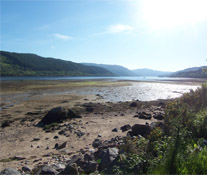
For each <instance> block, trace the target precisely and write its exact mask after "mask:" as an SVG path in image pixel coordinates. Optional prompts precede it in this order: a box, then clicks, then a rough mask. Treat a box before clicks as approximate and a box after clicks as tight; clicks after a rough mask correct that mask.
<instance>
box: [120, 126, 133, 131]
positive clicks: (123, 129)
mask: <svg viewBox="0 0 207 175" xmlns="http://www.w3.org/2000/svg"><path fill="white" fill-rule="evenodd" d="M120 129H121V130H122V132H124V131H128V130H130V129H131V126H130V125H124V126H122V127H121V128H120Z"/></svg>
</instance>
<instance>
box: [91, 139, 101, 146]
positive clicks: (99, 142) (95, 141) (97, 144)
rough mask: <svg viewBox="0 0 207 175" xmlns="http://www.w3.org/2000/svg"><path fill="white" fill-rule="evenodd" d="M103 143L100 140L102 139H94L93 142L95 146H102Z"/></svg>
mask: <svg viewBox="0 0 207 175" xmlns="http://www.w3.org/2000/svg"><path fill="white" fill-rule="evenodd" d="M101 145H102V141H101V140H100V139H95V140H94V141H93V143H92V146H93V147H94V148H98V147H99V146H101Z"/></svg>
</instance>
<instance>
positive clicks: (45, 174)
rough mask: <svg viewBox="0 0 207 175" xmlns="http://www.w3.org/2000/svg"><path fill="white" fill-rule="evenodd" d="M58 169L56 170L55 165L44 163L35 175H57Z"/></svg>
mask: <svg viewBox="0 0 207 175" xmlns="http://www.w3.org/2000/svg"><path fill="white" fill-rule="evenodd" d="M57 174H58V171H56V170H55V169H54V168H53V167H51V166H48V165H44V166H42V167H41V168H40V169H39V170H38V171H37V173H35V175H57Z"/></svg>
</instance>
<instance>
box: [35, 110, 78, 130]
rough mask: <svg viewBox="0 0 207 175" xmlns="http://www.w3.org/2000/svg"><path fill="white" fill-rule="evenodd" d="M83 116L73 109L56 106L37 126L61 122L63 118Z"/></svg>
mask: <svg viewBox="0 0 207 175" xmlns="http://www.w3.org/2000/svg"><path fill="white" fill-rule="evenodd" d="M72 118H81V116H79V115H77V114H75V113H74V112H73V111H72V110H70V109H67V108H64V107H56V108H53V109H51V110H50V111H49V112H48V113H47V114H46V115H45V116H44V117H43V119H42V120H41V121H40V122H39V123H38V125H37V126H45V125H49V124H51V123H61V122H62V121H63V120H66V119H72Z"/></svg>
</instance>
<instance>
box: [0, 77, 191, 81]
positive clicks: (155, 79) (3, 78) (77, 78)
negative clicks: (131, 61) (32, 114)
mask: <svg viewBox="0 0 207 175" xmlns="http://www.w3.org/2000/svg"><path fill="white" fill-rule="evenodd" d="M98 79H100V80H104V79H106V80H132V81H133V80H134V81H175V80H178V81H179V80H185V81H188V80H192V78H170V77H144V76H139V77H124V76H123V77H29V76H28V77H0V80H1V81H15V80H98Z"/></svg>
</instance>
